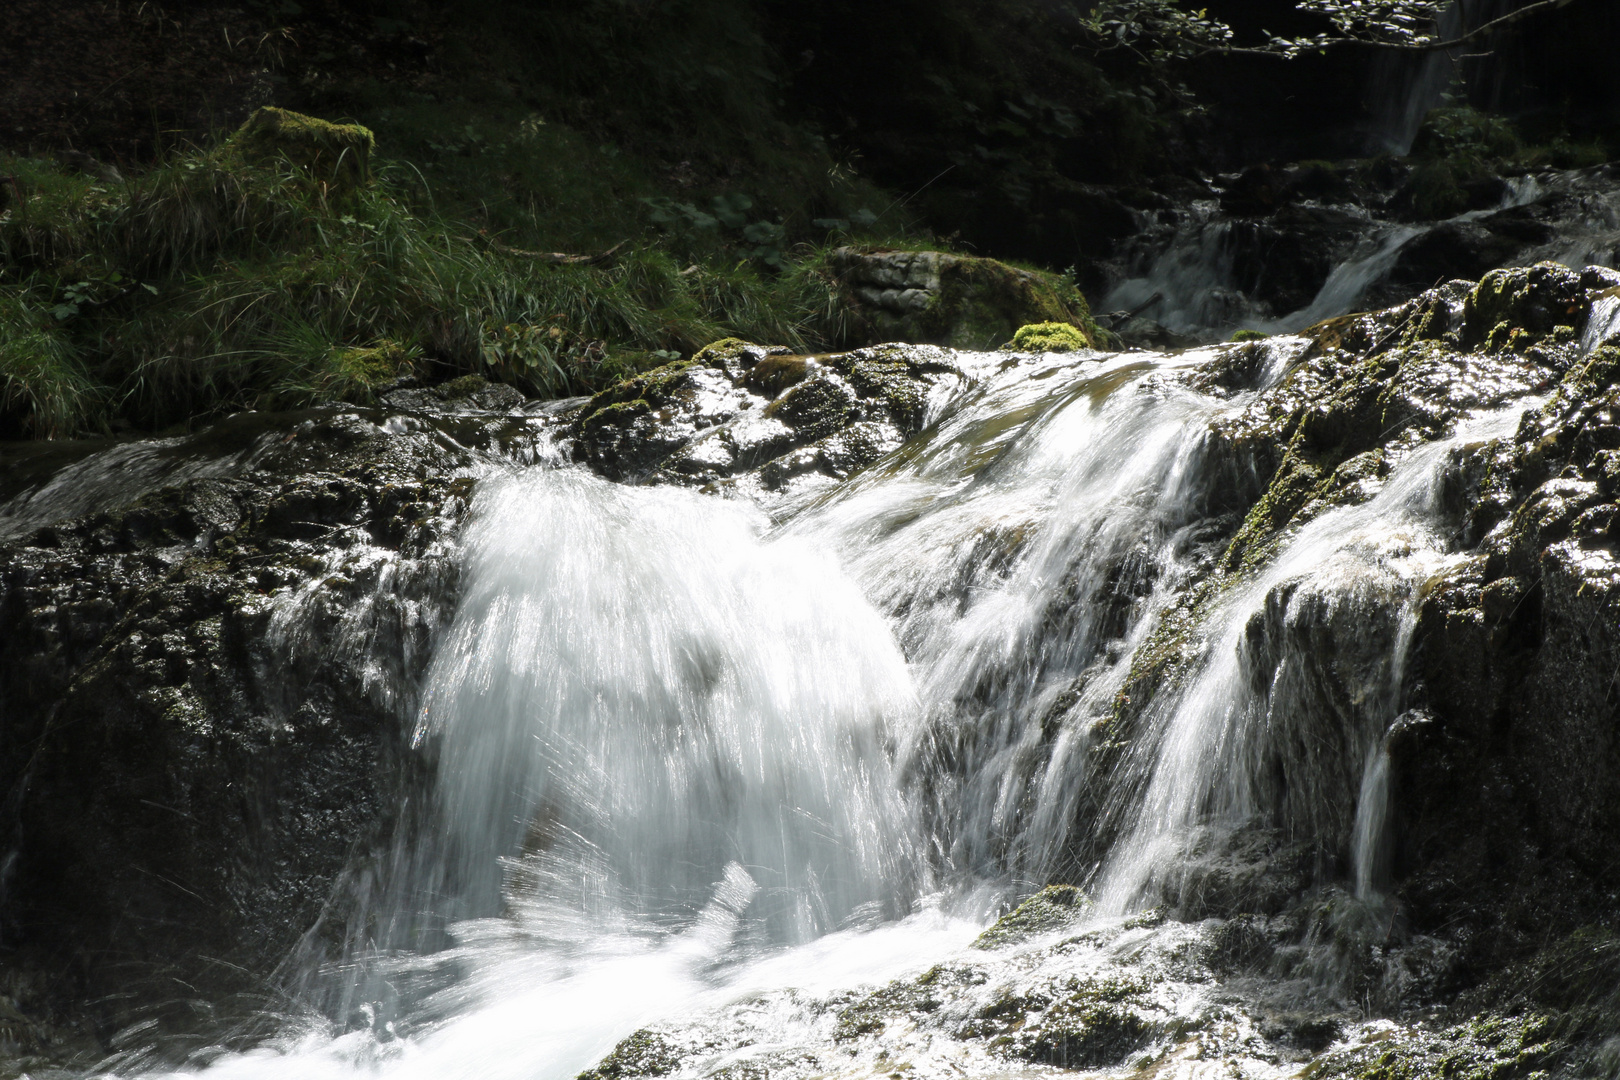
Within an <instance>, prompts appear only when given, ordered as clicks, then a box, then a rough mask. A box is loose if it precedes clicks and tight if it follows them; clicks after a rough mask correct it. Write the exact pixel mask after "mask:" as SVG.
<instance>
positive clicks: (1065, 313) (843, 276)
mask: <svg viewBox="0 0 1620 1080" xmlns="http://www.w3.org/2000/svg"><path fill="white" fill-rule="evenodd" d="M832 265H833V269H834V271H835V272H836V273H837V275H838V278H839V281H840V283H841V286H842V289H843V292H844V295H845V298H846V302H847V303H848V304H849V307H850V310H851V313H852V315H853V319H854V323H855V328H854V331H853V333H852V334H851V335H850V337H851V343H852V344H867V343H876V342H892V341H899V342H909V343H913V344H926V345H944V346H948V347H950V348H953V349H994V348H996V347H998V346H1000V345H1001V344H1002V343H1003V342H1005V341H1007V340H1008V339H1009V338H1011V337H1012V335H1013V332H1014V331H1016V330H1017V329H1018V328H1019V327H1020V326H1024V325H1026V324H1029V323H1049V322H1060V323H1067V324H1068V325H1070V326H1073V327H1075V328H1076V329H1077V330H1078V331H1079V332H1080V333H1081V334H1082V335H1084V337H1085V339H1086V341H1087V343H1088V344H1093V345H1094V344H1095V343H1096V327H1095V325H1094V324H1093V323H1092V321H1091V311H1090V309H1089V308H1088V307H1087V306H1086V301H1085V298H1084V297H1083V296H1081V295H1080V293H1079V291H1078V290H1077V289H1076V288H1075V287H1074V285H1073V284H1072V283H1069V282H1066V281H1064V280H1063V279H1061V278H1058V277H1056V276H1054V275H1051V274H1043V273H1039V272H1037V271H1034V270H1021V269H1019V268H1017V267H1014V266H1008V265H1007V264H1006V263H1002V262H997V261H996V260H994V259H980V258H974V257H972V256H969V255H955V254H951V253H949V252H942V251H859V250H856V249H854V248H840V249H839V250H838V251H836V252H834V253H833V258H832Z"/></svg>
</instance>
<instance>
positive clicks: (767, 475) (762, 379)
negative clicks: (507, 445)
mask: <svg viewBox="0 0 1620 1080" xmlns="http://www.w3.org/2000/svg"><path fill="white" fill-rule="evenodd" d="M960 378H961V374H960V372H959V370H958V369H957V367H956V365H955V362H954V360H953V359H952V357H951V354H950V353H949V352H947V351H945V350H943V349H937V348H931V347H929V346H904V345H884V346H878V347H876V348H870V349H858V350H856V351H854V352H850V353H835V354H832V355H827V356H795V355H793V354H792V353H791V352H789V351H788V350H786V349H781V348H766V347H764V346H759V345H753V344H749V343H747V342H742V341H737V340H734V339H728V340H726V341H721V342H716V343H715V344H713V345H710V346H708V347H707V348H704V349H702V350H700V351H699V352H698V353H697V354H696V355H694V356H693V357H692V359H691V360H689V361H680V362H677V363H674V364H669V365H666V366H665V367H661V368H658V369H655V370H653V371H650V372H647V373H646V374H644V375H638V376H636V377H635V378H633V379H628V380H626V381H624V382H622V383H620V384H618V385H616V386H613V387H610V388H609V389H607V390H604V391H603V392H601V393H599V394H597V395H596V396H595V397H593V398H591V399H590V401H589V402H587V403H586V404H585V406H584V407H583V408H582V409H580V410H579V413H578V416H577V419H576V420H575V421H574V425H573V433H574V437H575V441H574V455H575V458H576V459H577V460H580V461H582V462H584V463H586V464H588V465H590V466H591V467H592V468H593V469H596V470H597V471H598V472H601V473H602V474H603V475H606V476H608V477H610V478H613V479H621V480H635V481H643V482H673V483H682V484H694V485H706V484H717V483H726V484H733V485H735V484H745V485H749V486H753V487H760V488H763V489H764V490H766V491H782V490H785V489H787V488H789V487H792V486H795V485H796V484H800V483H804V482H809V481H810V480H811V479H812V478H820V479H821V480H823V481H825V480H827V479H842V478H843V477H845V476H848V475H849V474H850V473H851V472H854V471H855V470H856V469H859V468H861V467H863V466H865V465H868V464H870V463H871V462H873V461H875V460H877V458H879V457H881V456H882V455H883V454H885V453H888V452H889V451H890V450H893V449H894V448H895V447H897V446H899V444H900V442H901V441H902V440H903V439H904V438H905V436H907V435H909V434H911V433H913V432H915V431H917V430H919V429H920V428H921V426H922V424H923V421H924V416H925V411H926V403H927V400H928V396H929V394H930V393H932V392H933V390H934V388H935V387H936V386H940V385H942V384H944V383H954V382H956V381H958V380H959V379H960Z"/></svg>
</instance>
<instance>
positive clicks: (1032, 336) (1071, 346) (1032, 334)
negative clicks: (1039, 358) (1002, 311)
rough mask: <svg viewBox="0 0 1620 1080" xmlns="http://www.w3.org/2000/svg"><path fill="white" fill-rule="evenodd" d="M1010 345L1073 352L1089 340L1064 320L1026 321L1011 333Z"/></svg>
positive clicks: (1024, 349)
mask: <svg viewBox="0 0 1620 1080" xmlns="http://www.w3.org/2000/svg"><path fill="white" fill-rule="evenodd" d="M1010 347H1011V348H1013V349H1018V350H1022V351H1026V352H1074V351H1075V350H1076V349H1087V348H1090V347H1091V342H1090V341H1088V340H1087V339H1086V335H1085V334H1084V332H1082V331H1081V330H1080V328H1079V327H1077V326H1074V325H1072V324H1070V323H1066V322H1044V323H1028V324H1026V325H1024V326H1020V327H1019V328H1018V329H1017V331H1015V332H1014V333H1013V336H1012V342H1011V343H1010Z"/></svg>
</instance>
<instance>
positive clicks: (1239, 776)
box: [1099, 409, 1522, 911]
mask: <svg viewBox="0 0 1620 1080" xmlns="http://www.w3.org/2000/svg"><path fill="white" fill-rule="evenodd" d="M1521 411H1522V410H1521V409H1510V410H1506V411H1504V412H1501V413H1499V414H1491V415H1487V416H1486V417H1484V418H1481V419H1479V420H1477V421H1475V422H1472V423H1468V424H1464V425H1461V426H1460V429H1459V431H1458V432H1457V433H1456V434H1454V435H1453V436H1451V437H1450V438H1448V439H1441V440H1437V441H1435V442H1433V443H1428V444H1425V445H1424V446H1422V447H1421V448H1420V449H1418V450H1415V451H1413V452H1412V453H1411V455H1410V456H1409V457H1408V458H1407V459H1406V460H1405V461H1404V462H1402V463H1401V464H1400V466H1399V467H1397V468H1396V469H1395V470H1394V472H1393V473H1392V474H1391V475H1390V476H1389V478H1388V480H1387V481H1386V482H1385V483H1384V485H1383V487H1382V489H1381V490H1380V491H1379V492H1378V494H1377V495H1376V496H1374V497H1373V498H1372V499H1370V500H1368V501H1367V502H1365V503H1361V504H1360V505H1355V506H1347V507H1342V508H1339V509H1336V510H1332V511H1329V512H1327V513H1325V514H1323V515H1321V516H1320V517H1318V518H1316V519H1315V520H1313V521H1311V522H1310V523H1309V524H1307V525H1305V526H1304V527H1303V528H1301V529H1300V531H1299V532H1298V534H1297V535H1296V536H1294V537H1293V538H1292V539H1291V540H1290V541H1289V542H1288V543H1287V545H1286V546H1285V547H1284V549H1283V550H1282V551H1281V552H1280V553H1279V554H1278V555H1277V557H1276V558H1275V559H1274V560H1273V561H1272V562H1271V563H1270V564H1269V565H1268V566H1267V567H1266V568H1265V570H1264V571H1262V572H1260V573H1258V574H1255V575H1254V576H1253V577H1251V578H1250V579H1249V580H1248V581H1246V582H1245V583H1244V584H1243V585H1241V586H1239V587H1237V588H1236V589H1235V590H1233V591H1232V593H1231V595H1229V596H1228V597H1226V598H1224V599H1223V600H1222V601H1221V602H1220V603H1219V605H1218V607H1217V610H1216V612H1215V613H1214V615H1213V616H1212V617H1211V618H1210V619H1209V620H1208V621H1207V622H1206V627H1207V630H1206V636H1207V639H1208V642H1209V645H1208V648H1207V650H1206V653H1205V657H1204V660H1203V663H1202V666H1201V668H1200V670H1199V671H1198V673H1197V674H1196V675H1195V676H1194V677H1193V678H1192V679H1190V680H1189V681H1188V682H1187V683H1186V684H1185V686H1184V687H1183V688H1182V689H1181V690H1180V691H1179V692H1176V693H1172V694H1166V695H1161V698H1160V700H1158V701H1156V702H1155V703H1154V706H1153V707H1152V709H1151V710H1150V713H1149V717H1148V723H1147V731H1146V732H1145V733H1144V735H1143V736H1141V737H1139V738H1138V740H1137V741H1136V742H1135V744H1134V745H1133V748H1132V751H1131V754H1130V758H1129V759H1128V761H1127V764H1126V766H1125V767H1126V768H1127V769H1129V770H1131V771H1132V772H1134V773H1135V774H1137V775H1138V776H1140V777H1141V778H1142V779H1141V782H1140V785H1139V786H1140V788H1141V789H1142V794H1141V795H1140V796H1139V797H1138V798H1137V799H1136V801H1135V802H1134V803H1133V805H1131V806H1130V807H1129V808H1128V809H1127V810H1125V815H1126V817H1127V818H1128V820H1129V826H1128V828H1127V830H1126V833H1125V839H1124V840H1123V841H1122V842H1121V843H1120V844H1119V845H1117V846H1116V847H1115V849H1114V850H1113V851H1112V852H1111V853H1110V856H1109V859H1108V863H1107V865H1106V867H1105V869H1104V872H1103V876H1102V885H1101V887H1100V889H1099V897H1100V901H1101V904H1102V906H1103V907H1104V908H1105V909H1107V910H1113V911H1130V910H1133V909H1134V908H1136V907H1139V906H1141V905H1142V904H1144V903H1151V902H1154V901H1156V900H1158V899H1159V898H1160V897H1161V896H1165V895H1166V894H1168V897H1169V898H1170V899H1172V900H1174V899H1178V898H1179V897H1178V890H1180V889H1183V888H1185V887H1186V884H1187V883H1186V882H1185V881H1183V880H1179V875H1181V873H1182V870H1183V866H1184V863H1185V860H1186V858H1187V856H1188V855H1190V854H1191V853H1192V852H1193V850H1194V849H1195V848H1202V849H1203V851H1202V852H1201V854H1208V853H1209V852H1210V851H1211V849H1212V848H1213V849H1214V850H1215V856H1216V857H1217V858H1218V857H1219V849H1220V848H1221V847H1222V846H1223V845H1225V844H1226V843H1228V841H1229V838H1230V837H1231V836H1233V835H1234V834H1238V833H1239V832H1240V831H1241V830H1244V829H1245V828H1249V827H1253V826H1254V825H1256V824H1260V823H1263V824H1264V825H1266V826H1273V827H1280V828H1281V830H1282V832H1283V833H1284V835H1285V837H1286V838H1287V839H1290V840H1303V841H1305V842H1307V843H1309V844H1311V845H1313V846H1314V847H1316V848H1318V849H1321V850H1323V851H1324V852H1326V851H1329V850H1331V849H1334V848H1337V847H1340V846H1342V845H1343V843H1344V841H1345V840H1347V839H1348V834H1349V833H1350V832H1351V828H1352V826H1351V816H1352V814H1353V813H1354V812H1355V809H1354V808H1355V807H1356V806H1357V805H1358V803H1360V804H1362V806H1363V808H1364V817H1365V821H1364V823H1363V828H1362V829H1361V830H1357V831H1365V833H1366V839H1365V844H1366V849H1367V851H1366V853H1364V854H1363V856H1362V859H1361V861H1362V862H1363V864H1364V865H1363V866H1361V867H1359V868H1358V874H1361V873H1365V874H1366V876H1367V881H1368V883H1369V887H1370V883H1371V880H1372V869H1371V864H1372V861H1373V860H1374V859H1375V858H1376V854H1375V853H1373V852H1372V848H1373V847H1375V846H1376V837H1377V834H1378V832H1379V831H1380V830H1379V829H1378V825H1379V824H1380V823H1381V819H1382V816H1383V813H1382V810H1381V809H1380V808H1377V807H1375V806H1374V805H1373V804H1372V802H1371V800H1374V799H1378V800H1381V799H1382V798H1383V797H1384V796H1383V792H1384V790H1385V787H1384V781H1382V780H1380V779H1378V777H1377V775H1375V774H1376V773H1377V772H1378V770H1379V768H1380V766H1378V764H1377V760H1378V757H1379V751H1380V742H1381V740H1382V738H1383V735H1384V733H1385V731H1386V730H1387V728H1388V726H1389V724H1390V722H1391V721H1393V720H1394V718H1395V715H1396V712H1397V710H1398V705H1399V692H1400V683H1401V672H1402V667H1403V664H1404V657H1405V652H1406V649H1407V648H1408V645H1409V642H1410V639H1411V632H1412V622H1413V616H1412V612H1411V610H1410V608H1411V605H1412V603H1413V602H1414V599H1415V596H1416V594H1417V590H1418V588H1419V586H1421V584H1422V583H1423V582H1424V581H1425V580H1427V579H1429V578H1431V577H1433V576H1434V575H1435V574H1436V573H1438V572H1439V571H1440V570H1441V568H1442V567H1443V565H1444V563H1445V560H1446V558H1447V555H1446V544H1445V542H1444V540H1443V539H1442V538H1441V537H1440V536H1439V535H1438V534H1437V533H1436V532H1434V531H1433V525H1434V524H1435V520H1434V519H1435V518H1436V517H1437V515H1438V511H1439V495H1440V486H1441V479H1442V476H1443V472H1444V469H1445V467H1446V465H1447V464H1448V462H1449V460H1450V456H1451V454H1452V453H1453V451H1454V450H1455V449H1457V448H1458V447H1461V446H1463V445H1466V444H1468V443H1473V442H1479V441H1484V440H1487V439H1490V438H1495V437H1500V436H1502V435H1507V434H1510V433H1511V432H1512V430H1513V428H1514V427H1515V426H1516V425H1517V423H1518V418H1519V413H1520V412H1521ZM1324 687H1331V688H1332V690H1331V692H1324ZM1369 757H1371V758H1372V759H1373V760H1372V763H1370V764H1368V765H1366V766H1363V765H1362V763H1363V762H1366V761H1368V759H1369ZM1358 774H1359V775H1358ZM1364 777H1365V779H1364ZM1356 846H1357V848H1358V849H1360V848H1361V847H1362V844H1361V843H1359V842H1358V843H1357V845H1356Z"/></svg>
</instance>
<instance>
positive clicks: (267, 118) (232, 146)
mask: <svg viewBox="0 0 1620 1080" xmlns="http://www.w3.org/2000/svg"><path fill="white" fill-rule="evenodd" d="M376 145H377V140H376V138H375V136H373V135H372V134H371V129H370V128H366V127H362V126H361V125H359V124H334V123H332V122H331V121H330V120H321V119H319V118H317V117H314V116H306V115H304V114H303V113H296V112H292V111H290V110H287V109H277V108H272V107H270V106H265V107H263V108H261V109H258V110H256V111H255V112H254V113H253V115H252V116H250V117H248V118H247V121H246V122H245V123H243V124H242V126H241V127H240V128H238V129H237V131H236V133H235V134H234V135H232V136H231V137H230V138H229V139H228V140H226V142H225V146H224V148H223V149H224V151H225V153H226V155H227V156H236V157H238V158H240V159H241V160H242V161H244V162H246V163H248V164H250V165H273V164H275V163H277V162H280V161H287V162H290V163H292V164H293V165H296V166H297V167H298V168H300V169H303V170H304V171H305V172H307V173H309V174H310V176H312V177H314V178H315V179H316V180H317V181H319V182H321V183H324V184H327V185H329V186H331V187H332V188H334V189H337V190H341V191H347V190H351V189H353V188H356V187H359V186H360V185H362V184H364V183H365V182H366V181H368V180H369V179H370V178H371V152H372V150H374V149H375V148H376Z"/></svg>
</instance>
